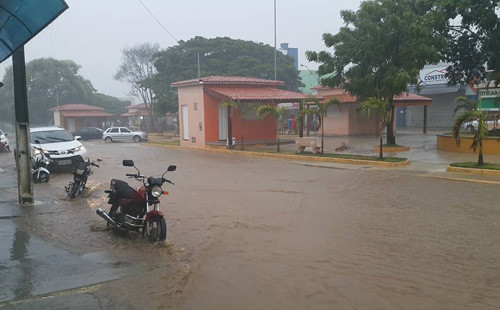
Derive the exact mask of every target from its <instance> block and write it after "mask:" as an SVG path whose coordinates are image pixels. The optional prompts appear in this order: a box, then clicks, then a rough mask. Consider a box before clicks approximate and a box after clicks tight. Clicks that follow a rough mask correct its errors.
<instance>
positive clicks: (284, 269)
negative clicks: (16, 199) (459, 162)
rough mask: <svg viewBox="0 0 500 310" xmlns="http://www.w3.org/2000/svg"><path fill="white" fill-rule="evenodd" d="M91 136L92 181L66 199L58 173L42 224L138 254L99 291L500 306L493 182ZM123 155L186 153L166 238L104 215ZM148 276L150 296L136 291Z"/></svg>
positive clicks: (176, 298) (167, 204)
mask: <svg viewBox="0 0 500 310" xmlns="http://www.w3.org/2000/svg"><path fill="white" fill-rule="evenodd" d="M87 146H88V148H89V150H90V152H91V154H92V153H94V154H97V153H98V154H102V156H101V155H99V156H100V157H102V159H103V161H102V162H101V169H96V172H95V174H94V175H93V176H91V178H90V182H91V185H92V188H93V190H91V191H90V193H88V194H87V195H88V196H87V197H82V198H80V199H77V200H76V201H73V202H68V201H65V200H64V199H65V198H64V192H63V191H62V185H63V184H64V183H65V182H67V181H68V177H64V176H58V177H55V178H54V179H52V180H51V183H49V184H47V185H46V186H47V192H52V193H53V195H56V196H57V195H59V196H57V197H56V198H57V199H56V203H55V204H54V206H52V207H51V208H52V209H51V210H54V211H57V212H60V214H58V216H57V217H51V216H50V215H49V214H47V215H44V216H43V222H44V223H45V224H48V225H45V226H44V227H47V226H50V227H56V228H54V230H52V231H51V230H47V229H46V228H44V227H42V225H40V227H38V228H35V230H38V232H39V233H40V234H42V235H44V234H45V235H46V237H47V238H52V239H53V240H56V241H57V242H60V243H62V244H67V245H68V246H70V245H71V243H72V242H73V243H74V242H77V243H78V246H75V245H74V244H73V246H74V247H75V251H82V252H85V251H90V250H92V251H96V250H100V251H107V252H109V253H111V254H112V255H115V256H117V257H123V259H124V261H127V262H130V263H131V265H132V266H134V268H136V269H137V270H136V271H135V272H133V273H132V276H131V277H129V278H125V279H123V280H121V281H115V282H113V284H111V285H105V286H104V287H103V289H102V292H101V293H102V294H105V295H106V297H107V298H110V299H111V300H113V302H114V303H115V304H116V305H121V306H131V307H138V305H142V306H144V305H148V306H149V307H151V308H159V307H162V306H166V307H169V306H170V307H175V308H180V309H234V308H238V309H401V308H403V309H497V308H498V307H500V264H499V263H498V262H499V260H498V257H499V256H500V246H499V244H500V234H499V232H500V231H499V230H500V227H499V226H498V225H499V224H498V222H499V220H500V211H499V208H498V203H497V201H498V199H497V193H498V186H495V185H482V184H472V183H452V182H448V181H442V180H434V179H426V178H421V177H419V176H418V175H417V174H416V173H413V172H408V171H404V170H391V171H384V170H382V171H381V170H373V169H369V168H365V167H355V168H352V169H344V168H341V169H328V168H315V167H309V166H304V165H302V164H299V163H294V162H287V161H281V160H270V159H254V158H246V157H238V156H231V155H221V154H213V153H204V152H198V151H181V150H168V149H162V148H152V147H140V146H138V145H135V144H99V143H88V145H87ZM125 157H127V158H131V159H134V160H135V161H136V165H137V167H139V168H140V169H141V172H142V173H143V174H146V175H150V174H151V175H157V174H158V172H159V171H160V170H163V169H166V167H167V166H168V165H169V164H177V165H178V170H177V171H176V172H173V173H172V174H171V175H170V179H172V181H174V182H175V183H176V185H175V186H167V190H169V191H170V195H169V196H167V197H164V198H163V199H164V204H163V210H164V211H165V213H166V215H167V221H168V229H169V231H168V239H169V240H168V242H167V243H166V244H162V245H156V246H151V245H150V244H148V243H147V242H145V241H143V240H141V239H140V237H137V236H135V235H134V234H130V235H128V236H125V237H123V236H116V235H114V234H113V233H111V232H110V231H107V230H105V229H104V228H103V227H104V225H105V224H104V222H103V221H102V220H101V219H100V218H98V217H97V216H95V213H94V210H95V208H96V207H98V206H102V204H103V203H104V202H105V201H104V199H105V198H103V194H102V190H103V189H104V188H105V187H107V186H108V182H109V179H110V178H111V177H120V178H122V179H123V177H122V175H124V173H126V172H128V171H125V170H127V169H130V168H124V167H120V162H121V160H122V159H125ZM141 159H142V162H141ZM162 167H163V168H162ZM130 183H131V184H133V181H131V182H130ZM42 186H45V185H42ZM42 186H39V188H42ZM56 188H60V189H61V190H57V189H56ZM61 221H72V223H74V226H73V228H72V229H68V228H67V225H58V223H61ZM82 232H84V233H82ZM78 249H79V250H78ZM132 269H133V268H132ZM139 286H140V287H141V289H142V290H144V291H146V292H147V294H145V295H143V296H137V295H134V294H133V292H134V291H135V290H137V287H139Z"/></svg>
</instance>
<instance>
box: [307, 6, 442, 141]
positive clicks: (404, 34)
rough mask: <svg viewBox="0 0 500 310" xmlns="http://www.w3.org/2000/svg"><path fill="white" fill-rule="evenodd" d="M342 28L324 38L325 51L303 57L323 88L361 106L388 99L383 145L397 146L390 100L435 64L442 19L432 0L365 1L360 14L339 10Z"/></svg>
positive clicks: (439, 48)
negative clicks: (355, 99)
mask: <svg viewBox="0 0 500 310" xmlns="http://www.w3.org/2000/svg"><path fill="white" fill-rule="evenodd" d="M341 17H342V19H343V20H344V23H345V26H344V27H342V28H341V29H340V30H339V32H338V33H337V34H335V35H332V34H330V33H325V34H323V41H324V42H325V45H326V46H327V47H329V48H333V49H334V52H333V54H332V53H330V52H328V51H322V52H319V53H318V52H310V51H308V52H307V53H306V55H307V58H308V59H309V61H315V62H318V63H320V66H319V68H318V74H319V75H320V76H322V79H321V83H322V85H324V86H332V87H333V86H341V87H344V88H345V89H346V90H347V91H348V92H349V93H350V94H353V95H356V96H357V97H358V99H359V100H361V101H364V100H366V99H367V98H370V97H377V98H381V99H383V100H386V101H387V102H388V104H389V108H390V110H391V120H390V122H389V123H388V124H387V142H388V143H389V144H395V143H396V138H395V136H394V131H393V127H394V126H393V124H394V118H395V107H394V104H393V100H394V96H396V95H399V94H400V93H401V92H403V91H405V90H406V88H407V86H408V84H416V83H417V79H418V74H419V71H420V70H421V69H422V68H423V67H424V65H426V64H428V63H434V62H437V61H439V54H438V53H439V51H440V50H441V48H442V46H444V42H445V40H444V38H443V37H442V36H440V35H438V34H439V33H440V32H442V28H443V27H444V24H443V22H442V21H443V19H442V14H441V12H439V11H438V10H435V7H434V6H433V1H425V0H421V1H415V0H376V1H363V2H362V3H361V5H360V7H359V9H358V10H357V11H356V12H354V11H350V10H348V11H341Z"/></svg>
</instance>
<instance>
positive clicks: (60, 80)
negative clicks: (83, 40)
mask: <svg viewBox="0 0 500 310" xmlns="http://www.w3.org/2000/svg"><path fill="white" fill-rule="evenodd" d="M79 70H80V66H79V65H77V64H76V63H75V62H73V61H71V60H57V59H54V58H39V59H35V60H32V61H30V62H28V63H27V64H26V81H27V90H28V107H29V116H30V122H32V123H34V124H49V123H50V122H52V118H53V113H52V112H51V111H50V109H51V108H54V107H56V106H59V105H64V104H68V103H90V102H92V101H93V95H94V93H95V91H96V90H95V89H94V87H93V86H92V84H91V82H90V81H89V80H87V79H85V78H84V77H82V76H81V75H79V74H78V71H79ZM3 84H4V86H3V87H2V88H0V111H5V112H6V114H3V113H1V114H2V115H1V116H0V118H2V119H4V120H8V121H10V120H12V119H13V118H14V117H13V113H14V82H13V75H12V66H10V67H8V68H7V69H6V71H5V75H4V78H3Z"/></svg>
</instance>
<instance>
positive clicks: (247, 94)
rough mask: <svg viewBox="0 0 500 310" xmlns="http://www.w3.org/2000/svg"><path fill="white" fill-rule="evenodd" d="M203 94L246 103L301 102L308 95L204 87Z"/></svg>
mask: <svg viewBox="0 0 500 310" xmlns="http://www.w3.org/2000/svg"><path fill="white" fill-rule="evenodd" d="M204 91H205V93H207V94H209V95H211V96H213V97H215V98H217V99H220V100H237V101H247V102H268V103H282V102H301V101H302V100H304V99H306V98H309V97H310V96H309V95H306V94H302V93H297V92H292V91H288V90H282V89H277V88H273V87H222V86H219V87H206V88H204Z"/></svg>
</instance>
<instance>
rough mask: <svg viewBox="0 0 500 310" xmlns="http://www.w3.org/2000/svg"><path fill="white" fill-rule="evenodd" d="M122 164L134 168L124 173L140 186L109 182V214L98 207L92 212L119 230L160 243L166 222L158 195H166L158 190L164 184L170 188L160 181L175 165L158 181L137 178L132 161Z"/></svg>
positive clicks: (164, 181)
mask: <svg viewBox="0 0 500 310" xmlns="http://www.w3.org/2000/svg"><path fill="white" fill-rule="evenodd" d="M123 165H124V166H127V167H134V168H135V170H137V173H136V174H128V173H127V174H126V176H128V177H129V178H134V179H136V180H138V181H141V182H142V184H143V186H141V187H139V188H138V189H137V190H134V189H133V188H132V187H130V186H129V185H128V183H127V182H124V181H120V180H116V179H113V180H111V185H110V190H106V191H105V192H106V193H108V198H109V201H108V203H109V204H111V209H110V210H109V214H108V213H106V212H105V211H104V210H103V209H101V208H98V209H97V210H96V213H97V214H98V215H99V216H100V217H102V218H103V219H105V220H106V221H107V225H108V226H109V225H111V226H113V227H115V228H118V229H121V230H132V231H138V232H139V231H142V237H144V235H146V236H147V237H148V238H149V240H150V241H152V242H157V241H164V240H165V239H166V238H167V223H166V222H165V218H164V216H163V213H162V212H161V211H160V199H159V198H160V196H161V195H168V192H167V191H164V190H163V189H162V186H163V184H164V183H170V184H172V185H174V183H172V182H171V181H170V180H167V179H165V178H164V176H165V174H166V173H167V172H169V171H175V169H176V168H177V167H176V166H173V165H172V166H169V167H168V169H167V171H165V172H164V173H163V175H162V176H161V177H159V178H154V177H148V178H146V177H145V176H143V175H141V172H140V171H139V169H137V168H136V167H135V165H134V161H133V160H124V161H123Z"/></svg>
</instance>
